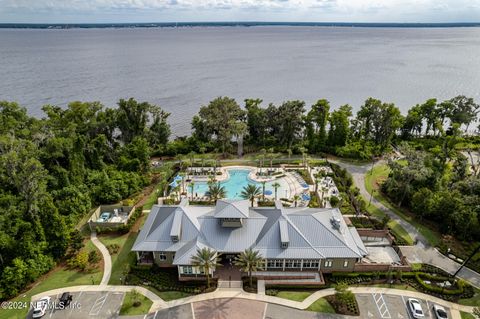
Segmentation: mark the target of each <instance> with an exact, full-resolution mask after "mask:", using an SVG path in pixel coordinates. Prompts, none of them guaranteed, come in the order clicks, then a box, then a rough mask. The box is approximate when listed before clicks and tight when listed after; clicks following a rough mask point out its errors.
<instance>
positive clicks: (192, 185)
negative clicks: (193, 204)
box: [188, 182, 195, 201]
mask: <svg viewBox="0 0 480 319" xmlns="http://www.w3.org/2000/svg"><path fill="white" fill-rule="evenodd" d="M188 186H189V187H190V194H191V195H192V201H193V189H194V188H195V182H191V183H190V184H188Z"/></svg>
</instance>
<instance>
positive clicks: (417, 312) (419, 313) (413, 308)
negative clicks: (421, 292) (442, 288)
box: [408, 298, 425, 319]
mask: <svg viewBox="0 0 480 319" xmlns="http://www.w3.org/2000/svg"><path fill="white" fill-rule="evenodd" d="M408 309H409V310H410V312H411V313H412V316H413V318H415V319H421V318H425V314H424V313H423V309H422V305H421V304H420V301H418V300H417V299H414V298H409V299H408Z"/></svg>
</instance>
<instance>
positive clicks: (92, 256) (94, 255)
mask: <svg viewBox="0 0 480 319" xmlns="http://www.w3.org/2000/svg"><path fill="white" fill-rule="evenodd" d="M99 261H100V255H99V254H98V252H97V251H96V250H92V251H91V252H89V253H88V262H89V263H90V264H94V265H95V264H97V263H98V262H99Z"/></svg>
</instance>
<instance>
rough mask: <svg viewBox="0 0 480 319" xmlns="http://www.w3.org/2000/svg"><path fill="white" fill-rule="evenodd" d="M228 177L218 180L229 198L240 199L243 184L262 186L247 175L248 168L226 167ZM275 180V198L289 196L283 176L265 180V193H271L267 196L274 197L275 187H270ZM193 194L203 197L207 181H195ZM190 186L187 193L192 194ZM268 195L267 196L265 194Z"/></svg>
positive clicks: (206, 188) (288, 188)
mask: <svg viewBox="0 0 480 319" xmlns="http://www.w3.org/2000/svg"><path fill="white" fill-rule="evenodd" d="M227 171H228V175H229V178H228V179H227V180H225V181H223V182H220V185H221V186H223V187H225V190H226V191H227V198H229V199H241V198H242V197H241V193H242V190H243V188H244V187H245V186H247V185H248V184H254V185H256V186H259V187H260V189H261V188H262V183H258V182H255V181H253V180H251V179H250V178H249V177H248V174H249V173H250V170H249V169H239V168H235V169H233V168H232V169H227ZM275 182H277V183H278V184H280V187H278V189H277V199H280V198H284V197H287V198H288V197H290V196H291V194H290V187H289V186H288V183H287V182H286V180H285V178H279V179H276V180H274V181H272V182H267V183H266V184H265V193H266V195H267V194H269V191H270V192H271V195H270V196H269V197H271V198H274V197H275V189H274V188H273V187H272V184H273V183H275ZM193 189H194V190H193V195H194V196H195V197H203V196H205V193H206V192H207V191H208V183H207V182H195V185H194V187H193ZM190 192H191V188H190V187H188V194H189V196H191V195H192V194H191V193H190ZM267 197H268V196H267Z"/></svg>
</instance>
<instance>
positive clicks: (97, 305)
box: [89, 292, 108, 316]
mask: <svg viewBox="0 0 480 319" xmlns="http://www.w3.org/2000/svg"><path fill="white" fill-rule="evenodd" d="M107 297H108V292H107V293H106V294H105V295H103V296H100V297H99V298H97V300H95V303H94V304H93V306H92V308H91V309H90V313H89V315H90V316H97V315H98V314H99V313H100V311H101V310H102V308H103V305H104V304H105V302H106V301H107ZM94 310H95V311H94Z"/></svg>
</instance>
